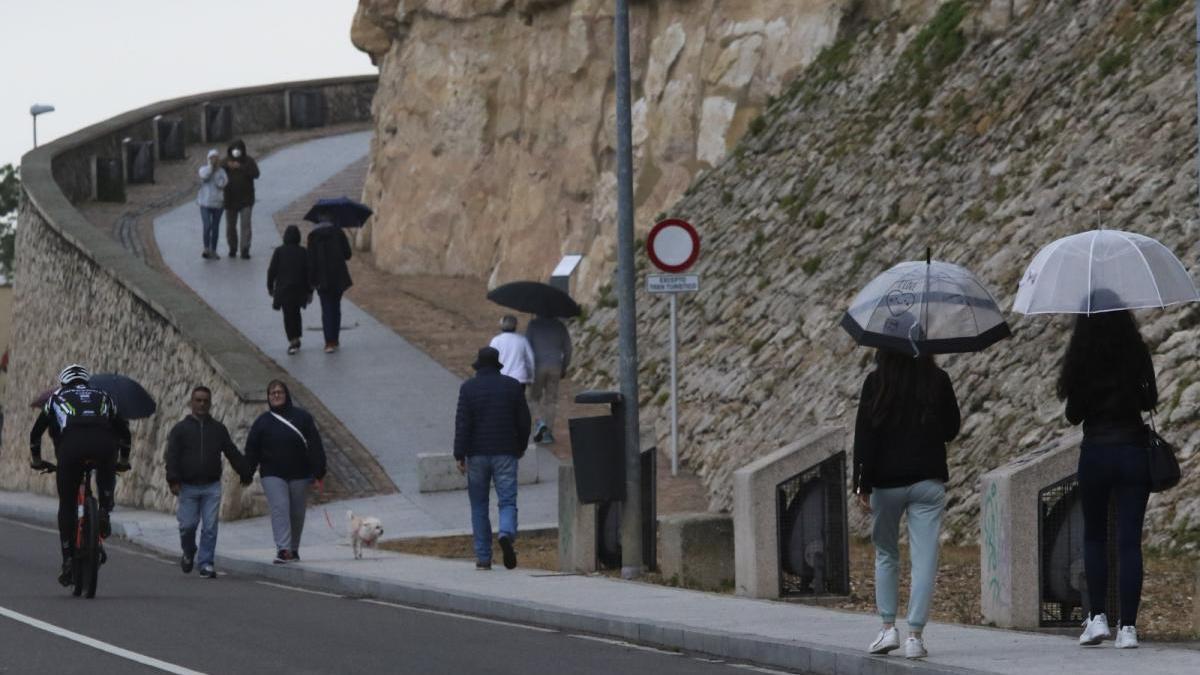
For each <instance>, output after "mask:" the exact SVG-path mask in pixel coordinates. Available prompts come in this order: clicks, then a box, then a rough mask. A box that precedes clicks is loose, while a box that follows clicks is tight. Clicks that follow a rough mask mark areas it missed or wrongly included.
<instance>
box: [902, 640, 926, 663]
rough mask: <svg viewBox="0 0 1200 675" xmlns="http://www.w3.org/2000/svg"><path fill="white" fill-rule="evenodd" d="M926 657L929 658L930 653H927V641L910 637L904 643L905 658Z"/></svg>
mask: <svg viewBox="0 0 1200 675" xmlns="http://www.w3.org/2000/svg"><path fill="white" fill-rule="evenodd" d="M926 656H929V652H927V651H925V640H923V639H921V638H919V637H910V638H908V639H907V640H905V641H904V658H906V659H923V658H925V657H926Z"/></svg>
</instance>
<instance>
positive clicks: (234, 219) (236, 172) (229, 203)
mask: <svg viewBox="0 0 1200 675" xmlns="http://www.w3.org/2000/svg"><path fill="white" fill-rule="evenodd" d="M222 167H223V168H224V169H225V176H226V183H225V241H226V243H228V244H229V257H230V259H233V258H234V257H235V256H236V255H237V254H238V252H239V251H240V252H241V255H242V258H249V257H250V235H251V230H252V224H251V221H250V213H251V211H253V209H254V181H255V180H256V179H257V178H258V176H259V173H258V162H255V161H254V158H253V157H251V156H250V155H249V154H247V153H246V144H245V143H243V142H242V140H241V139H240V138H239V139H238V140H236V141H234V142H233V143H231V144H230V145H229V149H228V154H227V155H226V157H225V162H224V163H223V164H222ZM239 222H240V223H241V240H240V242H239V240H238V223H239Z"/></svg>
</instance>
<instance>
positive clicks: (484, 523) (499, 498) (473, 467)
mask: <svg viewBox="0 0 1200 675" xmlns="http://www.w3.org/2000/svg"><path fill="white" fill-rule="evenodd" d="M493 482H495V484H496V506H498V507H499V510H500V536H502V537H508V538H509V539H513V540H515V539H516V538H517V458H516V457H513V456H512V455H472V456H470V457H467V496H468V497H470V498H471V530H472V531H473V532H474V533H475V560H477V561H479V562H484V563H490V562H491V561H492V521H491V519H490V518H489V517H488V493H489V490H490V489H491V484H492V483H493Z"/></svg>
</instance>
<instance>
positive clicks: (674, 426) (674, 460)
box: [671, 293, 679, 476]
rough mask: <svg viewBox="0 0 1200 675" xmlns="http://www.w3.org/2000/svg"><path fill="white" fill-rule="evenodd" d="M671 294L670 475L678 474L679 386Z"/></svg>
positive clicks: (672, 298) (672, 297) (672, 295)
mask: <svg viewBox="0 0 1200 675" xmlns="http://www.w3.org/2000/svg"><path fill="white" fill-rule="evenodd" d="M677 295H679V294H678V293H672V294H671V475H672V476H678V475H679V386H678V382H677V381H676V379H675V373H676V370H675V366H676V358H677V356H678V342H677V340H676V337H675V336H676V333H675V297H676V296H677Z"/></svg>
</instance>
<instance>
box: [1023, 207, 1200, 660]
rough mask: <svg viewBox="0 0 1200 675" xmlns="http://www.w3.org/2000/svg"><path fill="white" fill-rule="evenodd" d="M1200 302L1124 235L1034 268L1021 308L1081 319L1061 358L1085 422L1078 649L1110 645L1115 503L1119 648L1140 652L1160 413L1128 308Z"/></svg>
mask: <svg viewBox="0 0 1200 675" xmlns="http://www.w3.org/2000/svg"><path fill="white" fill-rule="evenodd" d="M1196 300H1200V295H1198V294H1197V292H1196V287H1195V285H1194V284H1193V283H1192V280H1191V278H1190V277H1189V276H1188V274H1187V271H1186V270H1185V269H1184V268H1183V264H1182V263H1180V262H1179V260H1178V259H1177V258H1176V257H1175V255H1174V254H1173V253H1171V251H1170V250H1168V249H1167V248H1166V247H1165V246H1163V245H1162V244H1160V243H1159V242H1157V241H1155V240H1154V239H1151V238H1149V237H1145V236H1142V235H1139V234H1134V233H1131V232H1121V231H1118V230H1096V231H1093V232H1084V233H1082V234H1077V235H1073V236H1070V237H1065V238H1063V239H1059V240H1057V241H1055V242H1053V243H1051V244H1050V245H1048V246H1046V247H1045V248H1043V249H1042V250H1041V251H1040V252H1039V253H1038V254H1037V256H1036V257H1035V258H1034V260H1033V262H1032V263H1030V265H1029V268H1028V269H1027V270H1026V272H1025V275H1024V277H1023V278H1022V280H1021V284H1020V288H1019V289H1018V291H1017V297H1016V300H1015V302H1014V309H1016V310H1017V311H1019V312H1023V313H1025V314H1042V313H1072V314H1078V315H1079V316H1078V318H1076V320H1075V329H1074V331H1073V332H1072V334H1071V341H1070V342H1069V343H1068V344H1067V349H1066V352H1065V353H1064V355H1063V360H1062V368H1061V371H1060V374H1059V378H1058V387H1057V390H1058V392H1057V393H1058V398H1059V400H1062V401H1065V402H1066V417H1067V421H1068V422H1070V423H1071V424H1072V425H1075V424H1080V423H1082V424H1083V443H1082V444H1081V446H1080V449H1079V469H1078V480H1079V490H1080V498H1081V500H1082V506H1083V523H1084V525H1083V529H1084V533H1083V539H1084V572H1085V574H1086V577H1087V594H1088V598H1087V600H1088V608H1089V614H1088V618H1087V620H1086V621H1085V622H1084V630H1083V633H1082V634H1081V635H1080V636H1079V644H1080V645H1087V646H1093V645H1098V644H1100V643H1101V642H1103V641H1104V640H1105V639H1108V638H1110V637H1112V633H1111V632H1110V631H1109V627H1108V616H1107V610H1108V609H1110V608H1108V607H1106V606H1105V600H1106V597H1105V596H1106V594H1107V589H1108V555H1107V551H1108V513H1109V501H1110V499H1115V501H1116V513H1117V550H1118V558H1119V567H1118V570H1119V575H1120V579H1119V580H1118V583H1117V588H1118V591H1119V598H1120V618H1119V621H1118V623H1117V625H1118V630H1117V639H1116V647H1117V648H1118V649H1131V648H1136V647H1137V646H1138V639H1137V628H1136V625H1137V614H1138V605H1139V604H1140V602H1141V594H1142V524H1143V519H1144V517H1145V513H1146V502H1147V501H1148V499H1149V497H1150V476H1149V467H1148V457H1147V452H1148V450H1147V445H1148V442H1149V434H1148V431H1147V429H1146V425H1145V423H1144V422H1143V421H1142V412H1145V411H1153V410H1154V408H1155V407H1156V406H1157V405H1158V385H1157V382H1156V381H1155V376H1154V364H1153V363H1152V362H1151V359H1150V350H1149V349H1148V348H1147V347H1146V343H1145V341H1144V340H1143V339H1142V336H1141V334H1140V333H1139V332H1138V327H1137V322H1136V321H1135V320H1134V318H1133V314H1132V313H1131V312H1130V311H1129V310H1130V309H1138V308H1150V307H1160V308H1162V307H1166V306H1167V305H1171V304H1176V303H1180V302H1192V301H1196Z"/></svg>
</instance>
